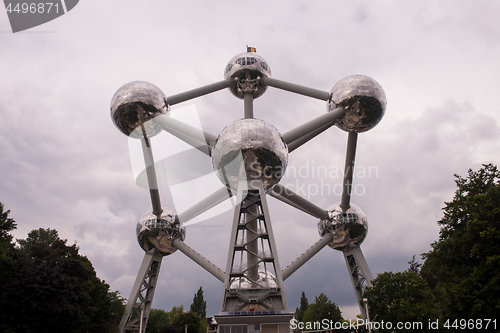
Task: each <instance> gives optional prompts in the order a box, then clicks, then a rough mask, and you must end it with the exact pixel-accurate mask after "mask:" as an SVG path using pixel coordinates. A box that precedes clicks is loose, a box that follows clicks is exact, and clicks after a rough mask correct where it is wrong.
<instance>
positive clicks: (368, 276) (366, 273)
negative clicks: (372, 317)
mask: <svg viewBox="0 0 500 333" xmlns="http://www.w3.org/2000/svg"><path fill="white" fill-rule="evenodd" d="M343 253H344V259H345V263H346V265H347V270H348V271H349V277H350V278H351V282H352V287H353V289H354V294H355V295H356V300H357V301H358V306H359V310H360V311H361V316H362V317H363V319H364V320H366V319H367V314H366V308H365V306H364V305H363V298H362V295H363V288H364V286H365V285H366V286H368V287H371V286H372V282H371V281H372V280H373V276H372V273H371V272H370V268H368V264H367V263H366V260H365V256H364V255H363V252H361V248H360V247H359V246H358V245H354V246H352V247H350V248H348V249H346V250H344V251H343Z"/></svg>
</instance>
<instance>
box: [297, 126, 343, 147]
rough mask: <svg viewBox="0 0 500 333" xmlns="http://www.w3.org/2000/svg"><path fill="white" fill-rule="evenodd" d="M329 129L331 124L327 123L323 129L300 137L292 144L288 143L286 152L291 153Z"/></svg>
mask: <svg viewBox="0 0 500 333" xmlns="http://www.w3.org/2000/svg"><path fill="white" fill-rule="evenodd" d="M334 124H335V123H334ZM330 127H332V124H331V123H328V124H326V125H324V126H323V127H320V128H318V129H316V130H314V131H312V132H309V133H308V134H306V135H304V136H303V137H301V138H299V139H297V140H295V141H293V142H290V144H289V145H288V152H289V153H291V152H292V151H294V150H295V149H297V148H299V147H300V146H302V145H303V144H304V143H306V142H308V141H309V140H311V139H314V138H315V137H316V136H317V135H319V134H321V133H323V132H324V131H326V130H327V129H329V128H330Z"/></svg>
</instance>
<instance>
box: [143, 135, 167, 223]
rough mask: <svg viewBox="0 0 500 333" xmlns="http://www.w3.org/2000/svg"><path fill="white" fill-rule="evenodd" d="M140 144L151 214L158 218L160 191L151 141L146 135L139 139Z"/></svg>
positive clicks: (159, 213)
mask: <svg viewBox="0 0 500 333" xmlns="http://www.w3.org/2000/svg"><path fill="white" fill-rule="evenodd" d="M141 144H142V154H143V156H144V164H145V166H146V176H147V178H148V187H149V194H150V196H151V205H152V206H153V214H155V215H156V217H157V218H160V216H161V213H162V212H163V209H162V208H161V201H160V191H159V190H158V180H157V178H156V169H155V162H154V158H153V151H152V150H151V143H150V142H149V139H148V137H147V136H144V138H142V139H141Z"/></svg>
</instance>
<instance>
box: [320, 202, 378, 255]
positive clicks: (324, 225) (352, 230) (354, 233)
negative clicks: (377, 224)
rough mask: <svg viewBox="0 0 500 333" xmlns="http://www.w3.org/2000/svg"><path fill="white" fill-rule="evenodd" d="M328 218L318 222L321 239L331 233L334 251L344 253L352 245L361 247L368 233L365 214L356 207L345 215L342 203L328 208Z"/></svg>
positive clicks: (331, 244)
mask: <svg viewBox="0 0 500 333" xmlns="http://www.w3.org/2000/svg"><path fill="white" fill-rule="evenodd" d="M326 211H327V212H328V214H327V217H325V218H324V219H322V220H320V221H319V222H318V232H319V235H320V236H321V237H323V236H324V235H326V234H327V233H330V234H331V235H332V236H333V241H332V242H331V243H330V244H328V245H329V246H330V247H331V248H332V249H335V250H340V251H343V250H345V249H348V248H349V247H350V246H351V245H360V244H361V243H363V241H364V240H365V237H366V234H367V233H368V221H367V219H366V215H365V213H363V211H362V210H361V209H360V208H359V207H358V206H356V205H352V204H351V207H350V208H349V209H348V210H347V211H346V212H345V213H344V212H343V210H342V208H341V207H340V202H339V203H337V204H333V205H330V206H328V207H327V208H326Z"/></svg>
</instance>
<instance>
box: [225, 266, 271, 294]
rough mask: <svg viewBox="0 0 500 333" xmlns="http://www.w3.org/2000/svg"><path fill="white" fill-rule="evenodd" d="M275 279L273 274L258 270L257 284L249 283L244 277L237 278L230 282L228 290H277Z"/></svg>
mask: <svg viewBox="0 0 500 333" xmlns="http://www.w3.org/2000/svg"><path fill="white" fill-rule="evenodd" d="M276 281H277V280H276V277H275V276H274V274H271V273H270V272H268V271H266V270H264V269H262V268H260V269H259V279H258V280H257V283H252V282H250V281H249V280H248V279H247V278H245V277H237V278H235V279H234V280H232V281H231V284H230V287H229V288H230V289H240V290H241V289H268V288H269V289H274V288H278V282H276Z"/></svg>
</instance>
